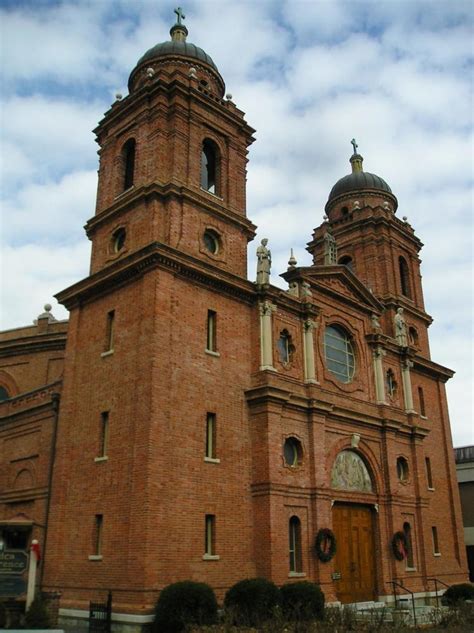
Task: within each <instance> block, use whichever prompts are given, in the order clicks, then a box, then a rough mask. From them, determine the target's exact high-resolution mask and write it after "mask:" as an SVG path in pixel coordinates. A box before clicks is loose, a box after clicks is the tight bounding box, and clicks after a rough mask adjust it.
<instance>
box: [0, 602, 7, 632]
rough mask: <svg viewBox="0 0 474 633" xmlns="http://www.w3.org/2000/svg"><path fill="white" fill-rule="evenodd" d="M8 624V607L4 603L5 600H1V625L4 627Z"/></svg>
mask: <svg viewBox="0 0 474 633" xmlns="http://www.w3.org/2000/svg"><path fill="white" fill-rule="evenodd" d="M6 625H7V608H6V606H5V605H4V604H3V602H0V626H1V627H2V628H3V627H4V626H6Z"/></svg>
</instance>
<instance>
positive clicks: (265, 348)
mask: <svg viewBox="0 0 474 633" xmlns="http://www.w3.org/2000/svg"><path fill="white" fill-rule="evenodd" d="M259 309H260V370H264V369H271V370H272V371H276V370H275V368H274V367H273V341H272V338H273V337H272V312H275V310H276V306H275V305H273V304H272V302H271V301H263V302H262V303H260V304H259Z"/></svg>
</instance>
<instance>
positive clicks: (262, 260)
mask: <svg viewBox="0 0 474 633" xmlns="http://www.w3.org/2000/svg"><path fill="white" fill-rule="evenodd" d="M267 244H268V239H267V238H266V237H265V238H263V240H262V241H261V242H260V246H259V247H258V248H257V285H258V286H263V285H265V284H269V283H270V268H271V265H272V254H271V251H270V249H269V248H267Z"/></svg>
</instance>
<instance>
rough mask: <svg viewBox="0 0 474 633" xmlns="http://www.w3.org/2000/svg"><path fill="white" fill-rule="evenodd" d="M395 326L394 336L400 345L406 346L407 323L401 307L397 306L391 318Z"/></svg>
mask: <svg viewBox="0 0 474 633" xmlns="http://www.w3.org/2000/svg"><path fill="white" fill-rule="evenodd" d="M393 323H394V326H395V338H396V340H397V343H398V345H400V347H407V346H408V334H407V324H406V321H405V317H404V316H403V308H397V312H396V314H395V316H394V318H393Z"/></svg>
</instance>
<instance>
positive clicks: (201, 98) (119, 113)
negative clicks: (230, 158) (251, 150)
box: [93, 72, 255, 145]
mask: <svg viewBox="0 0 474 633" xmlns="http://www.w3.org/2000/svg"><path fill="white" fill-rule="evenodd" d="M173 74H174V77H173V78H171V77H170V78H169V79H168V81H166V80H164V79H160V80H159V81H154V82H151V83H149V84H147V85H145V86H143V87H141V88H140V89H138V90H137V91H136V92H134V93H133V94H131V95H130V94H129V95H127V97H125V99H123V100H122V101H116V102H115V103H114V104H113V105H112V107H111V108H110V109H109V110H108V111H107V112H106V113H105V114H104V117H103V119H102V120H101V121H100V122H99V124H98V125H97V127H96V128H95V129H94V130H93V132H94V134H96V135H97V136H98V137H100V135H101V134H103V133H105V134H107V133H108V131H109V130H110V128H112V127H114V125H116V126H117V128H120V124H121V122H122V121H123V120H124V119H126V117H127V115H129V114H131V113H132V112H133V111H134V110H136V109H137V108H140V107H142V108H144V109H149V108H151V106H152V105H154V103H153V101H154V99H155V98H156V97H158V96H159V95H160V94H163V95H167V96H168V95H169V96H171V97H175V96H176V95H179V96H181V97H182V98H183V99H184V100H189V99H190V98H191V97H192V98H193V100H195V102H196V103H199V104H200V105H201V106H203V107H205V108H207V109H209V108H210V109H212V110H214V111H216V112H218V114H219V117H224V118H225V119H226V120H227V121H228V122H229V123H230V124H231V125H233V126H235V127H237V128H238V129H239V130H242V131H244V132H245V133H246V135H247V137H248V140H247V142H248V144H249V145H250V144H251V143H252V142H253V141H254V140H255V139H254V137H253V135H254V134H255V130H254V128H252V127H251V126H250V125H248V124H247V123H246V121H245V120H244V113H243V112H242V111H241V110H239V109H238V108H237V107H236V106H235V105H234V104H233V103H232V102H230V101H224V100H223V99H220V98H219V97H214V95H212V94H211V93H208V91H205V90H203V89H199V88H197V87H196V88H194V87H193V86H192V82H190V81H189V79H186V78H185V75H184V74H182V73H177V72H175V73H173ZM180 75H181V76H180ZM168 111H169V110H168ZM117 131H118V130H117Z"/></svg>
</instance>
